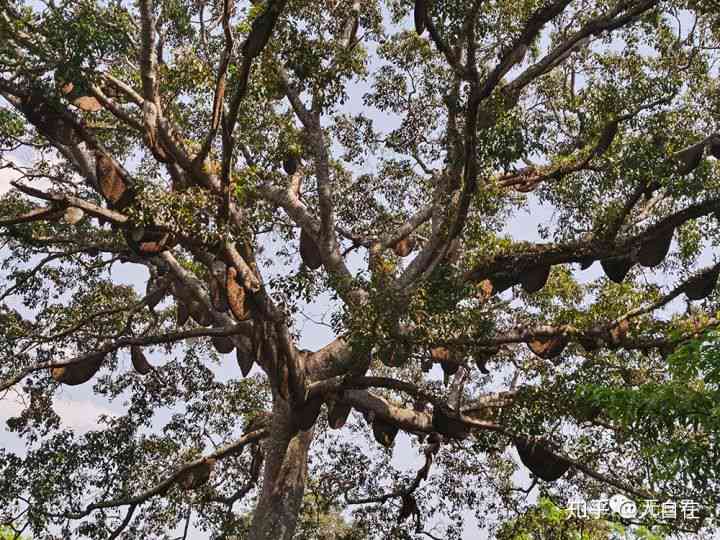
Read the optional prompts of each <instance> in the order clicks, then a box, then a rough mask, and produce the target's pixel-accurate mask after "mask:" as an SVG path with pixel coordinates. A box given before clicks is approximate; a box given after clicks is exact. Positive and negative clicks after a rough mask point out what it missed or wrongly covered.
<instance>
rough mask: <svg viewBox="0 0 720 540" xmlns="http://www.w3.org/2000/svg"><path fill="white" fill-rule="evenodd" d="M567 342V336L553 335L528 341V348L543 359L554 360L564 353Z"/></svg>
mask: <svg viewBox="0 0 720 540" xmlns="http://www.w3.org/2000/svg"><path fill="white" fill-rule="evenodd" d="M567 344H568V340H567V338H566V337H565V336H551V337H543V338H536V339H534V340H532V341H530V342H528V348H529V349H530V350H531V351H532V352H533V353H534V354H535V355H536V356H539V357H540V358H542V359H543V360H552V359H554V358H557V357H558V356H560V355H561V354H562V352H563V351H564V350H565V347H567Z"/></svg>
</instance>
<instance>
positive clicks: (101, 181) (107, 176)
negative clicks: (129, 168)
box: [95, 152, 130, 209]
mask: <svg viewBox="0 0 720 540" xmlns="http://www.w3.org/2000/svg"><path fill="white" fill-rule="evenodd" d="M95 175H96V177H97V181H98V187H99V188H100V193H101V194H102V196H103V197H105V199H106V200H107V201H108V202H109V203H110V204H111V205H112V206H113V207H115V208H119V209H122V208H124V207H125V206H127V205H128V204H129V203H130V201H129V199H130V192H129V190H128V187H127V186H126V185H125V182H124V181H123V178H122V176H121V175H120V171H118V168H117V167H116V165H115V162H114V161H113V160H112V158H110V157H109V156H107V155H106V154H103V153H102V152H96V153H95Z"/></svg>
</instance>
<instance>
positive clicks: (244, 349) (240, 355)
mask: <svg viewBox="0 0 720 540" xmlns="http://www.w3.org/2000/svg"><path fill="white" fill-rule="evenodd" d="M238 340H239V343H240V345H238V347H237V348H236V349H235V358H236V360H237V363H238V366H239V367H240V372H241V373H242V376H243V377H247V376H248V374H249V373H250V370H251V369H252V367H253V364H254V363H255V355H254V353H255V351H254V350H253V349H254V347H253V343H252V340H251V339H250V338H249V337H247V336H239V337H238Z"/></svg>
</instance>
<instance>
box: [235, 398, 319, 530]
mask: <svg viewBox="0 0 720 540" xmlns="http://www.w3.org/2000/svg"><path fill="white" fill-rule="evenodd" d="M312 437H313V430H312V429H311V430H309V431H300V432H298V431H296V430H295V429H294V428H293V420H292V415H291V410H290V407H289V406H288V403H287V402H286V401H284V400H283V399H281V398H280V397H278V396H275V400H274V405H273V417H272V423H271V426H270V436H269V437H268V438H267V439H266V440H265V443H264V450H265V468H264V471H263V486H262V491H261V493H260V499H259V501H258V504H257V506H256V507H255V512H254V513H253V520H252V524H251V526H250V534H249V536H248V540H291V539H292V537H293V534H294V533H295V527H296V526H297V520H298V514H299V513H300V508H301V506H302V500H303V494H304V492H305V478H306V476H307V462H308V450H309V448H310V442H311V441H312Z"/></svg>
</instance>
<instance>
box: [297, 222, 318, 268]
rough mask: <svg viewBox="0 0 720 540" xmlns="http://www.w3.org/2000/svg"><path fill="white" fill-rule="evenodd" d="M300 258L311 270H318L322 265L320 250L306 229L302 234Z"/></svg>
mask: <svg viewBox="0 0 720 540" xmlns="http://www.w3.org/2000/svg"><path fill="white" fill-rule="evenodd" d="M300 257H301V258H302V261H303V263H305V266H307V267H308V268H309V269H310V270H317V269H318V268H320V266H321V265H322V257H321V256H320V248H318V245H317V244H316V243H315V240H313V237H312V236H310V234H309V233H307V232H306V231H305V229H303V230H302V231H301V232H300Z"/></svg>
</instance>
